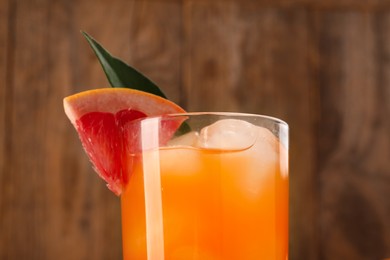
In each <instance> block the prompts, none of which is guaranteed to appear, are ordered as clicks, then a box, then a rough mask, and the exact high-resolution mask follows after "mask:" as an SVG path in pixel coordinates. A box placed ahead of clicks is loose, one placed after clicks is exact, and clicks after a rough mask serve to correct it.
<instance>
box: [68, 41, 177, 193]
mask: <svg viewBox="0 0 390 260" xmlns="http://www.w3.org/2000/svg"><path fill="white" fill-rule="evenodd" d="M84 35H85V36H86V38H87V40H88V42H89V43H90V45H91V47H92V48H93V49H94V51H95V53H96V55H97V57H98V58H99V60H100V62H101V64H102V66H103V69H104V70H105V72H106V75H107V78H108V79H109V82H110V84H111V85H112V86H113V88H102V89H94V90H88V91H84V92H81V93H77V94H74V95H71V96H68V97H66V98H65V99H64V109H65V113H66V115H67V116H68V118H69V120H70V121H71V123H72V124H73V126H74V127H75V129H76V131H77V133H78V134H79V137H80V141H81V143H82V145H83V148H84V150H85V152H86V153H87V155H88V157H89V159H90V161H91V163H92V164H93V166H94V168H95V171H96V172H97V173H98V175H99V176H100V177H101V178H102V179H103V180H104V181H106V182H107V187H108V188H109V189H110V190H111V191H113V192H114V193H115V194H116V195H120V194H121V192H122V189H123V187H124V185H125V184H126V182H127V180H128V176H127V174H128V173H126V170H124V168H125V164H127V163H128V162H126V160H127V159H126V156H125V153H126V152H127V150H128V149H129V147H130V148H131V146H132V143H131V141H130V140H128V139H129V138H128V136H129V135H128V133H126V131H129V128H126V125H127V124H128V123H129V122H131V121H133V120H136V119H138V118H143V117H147V116H158V115H164V114H172V113H182V112H185V111H184V110H183V109H182V108H181V107H179V106H178V105H176V104H175V103H173V102H171V101H169V100H168V99H166V98H165V95H164V94H162V92H161V90H159V88H158V87H157V86H156V85H155V84H154V83H153V82H152V81H150V80H148V79H147V78H146V77H145V76H143V75H142V74H140V73H139V72H138V71H136V70H135V69H133V68H131V67H130V66H128V65H127V64H125V63H124V62H122V61H120V60H119V59H117V58H114V57H112V56H111V55H110V54H108V52H106V51H105V50H104V49H103V47H101V46H100V45H99V44H98V43H97V42H96V41H94V40H93V39H92V38H90V37H89V36H88V35H87V34H84ZM134 84H143V85H135V86H134ZM124 86H127V87H128V88H124ZM145 86H147V87H146V88H145ZM148 92H152V93H154V94H151V93H148ZM157 95H159V96H157ZM177 127H178V126H177Z"/></svg>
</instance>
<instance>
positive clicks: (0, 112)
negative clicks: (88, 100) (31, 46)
mask: <svg viewBox="0 0 390 260" xmlns="http://www.w3.org/2000/svg"><path fill="white" fill-rule="evenodd" d="M11 9H12V7H10V5H9V2H8V1H5V0H1V1H0V230H3V225H4V224H3V223H4V221H5V219H7V215H8V211H6V210H8V209H7V202H6V201H5V199H4V197H5V198H8V192H9V189H8V185H7V180H6V176H5V173H6V171H7V168H6V166H7V164H6V161H7V150H8V149H9V147H10V142H9V141H8V140H7V133H8V132H9V128H8V126H9V125H8V122H7V111H8V109H7V104H9V102H7V91H8V90H9V86H8V84H10V82H9V80H8V79H9V76H8V75H9V73H11V71H12V70H11V69H10V68H12V62H11V61H10V60H9V56H10V54H9V52H10V51H11V49H10V47H11V46H10V44H11V45H12V41H11V39H10V32H12V31H11V30H9V29H10V25H9V21H10V20H12V18H11V17H10V16H12V15H13V12H12V11H11ZM3 240H5V234H4V235H1V234H0V259H4V258H6V257H7V251H6V247H5V245H4V243H3Z"/></svg>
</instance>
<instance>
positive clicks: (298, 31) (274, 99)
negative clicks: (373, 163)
mask: <svg viewBox="0 0 390 260" xmlns="http://www.w3.org/2000/svg"><path fill="white" fill-rule="evenodd" d="M308 22H309V20H308V14H307V11H306V10H305V9H291V10H290V9H287V10H284V9H283V10H280V9H277V8H265V9H263V8H259V7H258V6H257V5H256V4H249V3H242V4H236V3H229V4H225V3H220V4H214V3H213V4H211V3H193V4H191V5H187V13H186V24H187V25H186V28H187V32H186V35H187V37H188V45H189V46H188V47H187V49H186V52H185V53H186V63H185V65H186V71H185V73H186V77H185V83H186V84H185V86H186V90H187V96H188V97H190V98H189V100H188V102H189V103H188V105H189V106H188V109H189V110H190V111H199V110H201V111H240V112H250V113H258V114H267V115H271V116H276V117H280V118H282V119H285V120H287V121H288V123H289V124H290V129H291V133H290V137H291V153H290V154H291V164H290V166H291V176H292V178H291V205H292V206H291V209H290V210H291V218H290V220H291V223H290V225H291V234H290V236H291V248H290V251H291V253H290V255H291V259H317V255H318V246H319V245H318V243H317V239H316V238H317V234H316V233H317V222H316V220H317V212H318V207H317V199H318V194H317V192H316V190H317V186H316V183H317V180H316V177H317V176H316V175H315V174H314V169H315V164H314V163H315V138H316V136H315V129H314V124H313V121H314V119H315V117H316V114H315V112H313V109H311V107H313V106H314V105H315V104H313V100H314V99H313V96H312V91H311V89H312V85H311V83H312V82H311V74H310V73H311V72H310V71H309V69H308V63H309V51H310V48H313V46H309V44H310V41H309V37H310V32H309V31H308ZM287 43H288V44H287ZM303 212H304V214H302V213H303Z"/></svg>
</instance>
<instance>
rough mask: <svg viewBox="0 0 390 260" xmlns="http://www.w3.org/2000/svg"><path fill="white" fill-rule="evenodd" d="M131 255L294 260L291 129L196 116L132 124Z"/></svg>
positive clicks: (124, 201)
mask: <svg viewBox="0 0 390 260" xmlns="http://www.w3.org/2000/svg"><path fill="white" fill-rule="evenodd" d="M125 131H126V134H127V138H126V139H127V140H128V141H127V142H128V143H127V147H128V149H127V155H126V158H125V161H126V166H125V167H124V171H126V173H127V174H128V177H127V178H128V179H127V184H126V187H125V189H124V192H123V194H122V195H121V210H122V236H123V256H124V259H148V260H156V259H202V260H207V259H261V260H272V259H278V260H279V259H280V260H281V259H283V260H286V259H287V258H288V256H287V255H288V179H289V177H288V125H287V124H286V123H285V122H283V121H281V120H279V119H276V118H272V117H267V116H261V115H253V114H240V113H188V114H175V115H167V116H160V117H149V118H144V119H140V120H136V121H134V122H132V123H130V124H129V125H128V126H126V129H125Z"/></svg>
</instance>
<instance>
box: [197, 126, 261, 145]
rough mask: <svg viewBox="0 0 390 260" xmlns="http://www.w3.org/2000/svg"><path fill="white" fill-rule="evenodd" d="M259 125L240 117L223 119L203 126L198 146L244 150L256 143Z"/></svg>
mask: <svg viewBox="0 0 390 260" xmlns="http://www.w3.org/2000/svg"><path fill="white" fill-rule="evenodd" d="M257 135H258V131H257V127H256V126H254V125H253V124H251V123H248V122H246V121H243V120H238V119H223V120H219V121H217V122H215V123H214V124H212V125H209V126H207V127H205V128H203V129H202V130H201V132H200V135H199V138H198V143H197V146H198V147H200V148H206V149H222V150H243V149H247V148H249V147H251V146H253V145H254V143H255V142H256V138H257Z"/></svg>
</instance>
